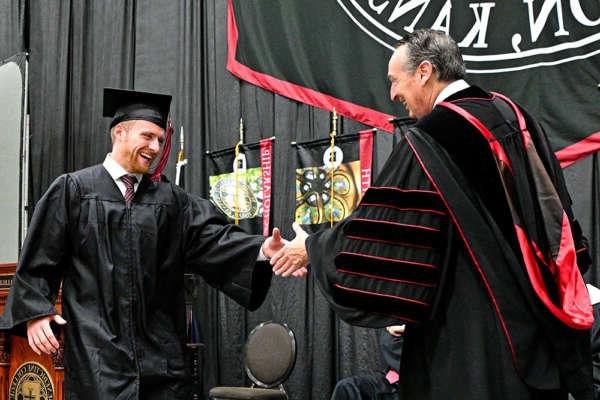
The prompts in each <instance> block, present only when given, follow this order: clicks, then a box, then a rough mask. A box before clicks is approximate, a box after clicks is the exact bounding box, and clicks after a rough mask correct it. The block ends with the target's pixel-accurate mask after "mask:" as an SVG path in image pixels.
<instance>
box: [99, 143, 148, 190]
mask: <svg viewBox="0 0 600 400" xmlns="http://www.w3.org/2000/svg"><path fill="white" fill-rule="evenodd" d="M102 166H103V167H104V168H105V169H106V170H107V171H108V173H109V174H110V176H111V177H112V178H113V180H114V181H115V183H116V184H117V186H118V187H119V189H120V190H121V193H123V194H125V190H126V189H125V184H124V183H123V181H122V180H121V179H120V178H121V177H122V176H123V175H133V176H135V177H136V178H137V182H136V183H135V184H134V185H133V190H134V191H135V190H137V188H138V185H139V183H140V182H141V181H142V177H143V176H144V175H143V174H139V173H137V174H130V173H129V172H127V170H125V168H123V167H122V166H121V165H120V164H119V163H118V162H116V161H115V160H114V159H113V158H112V157H111V156H110V153H108V154H107V155H106V158H105V159H104V162H103V163H102Z"/></svg>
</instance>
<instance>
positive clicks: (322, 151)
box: [294, 130, 374, 233]
mask: <svg viewBox="0 0 600 400" xmlns="http://www.w3.org/2000/svg"><path fill="white" fill-rule="evenodd" d="M373 135H374V131H373V130H368V131H363V132H360V133H357V134H352V135H341V136H336V137H335V143H334V146H333V149H332V147H331V141H330V139H329V138H327V139H320V140H315V141H312V142H304V143H297V144H296V145H295V147H296V154H297V164H296V165H297V168H296V207H295V216H294V219H295V221H296V222H297V223H299V224H300V225H302V226H303V228H304V229H305V230H307V231H309V232H311V233H314V232H316V231H318V230H320V229H323V228H329V227H330V226H331V223H332V221H333V223H335V222H339V221H341V220H342V219H344V218H346V217H347V216H348V215H349V214H350V213H351V212H352V211H353V210H354V208H356V206H357V205H358V202H359V201H360V198H361V196H362V193H363V192H364V190H366V188H367V187H368V186H369V185H370V184H371V174H372V172H371V171H372V160H373ZM332 153H333V157H332Z"/></svg>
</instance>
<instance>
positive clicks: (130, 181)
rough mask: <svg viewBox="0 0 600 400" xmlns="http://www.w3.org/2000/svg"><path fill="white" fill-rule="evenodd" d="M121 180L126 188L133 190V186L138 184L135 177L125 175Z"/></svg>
mask: <svg viewBox="0 0 600 400" xmlns="http://www.w3.org/2000/svg"><path fill="white" fill-rule="evenodd" d="M121 180H122V181H123V183H124V184H125V187H126V188H132V189H133V185H135V184H136V182H137V178H136V177H135V176H134V175H123V176H122V177H121Z"/></svg>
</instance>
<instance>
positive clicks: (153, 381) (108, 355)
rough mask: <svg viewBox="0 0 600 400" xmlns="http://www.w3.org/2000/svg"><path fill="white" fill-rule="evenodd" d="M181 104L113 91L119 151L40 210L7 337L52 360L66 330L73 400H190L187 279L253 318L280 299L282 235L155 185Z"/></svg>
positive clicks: (54, 190)
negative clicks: (172, 113)
mask: <svg viewBox="0 0 600 400" xmlns="http://www.w3.org/2000/svg"><path fill="white" fill-rule="evenodd" d="M170 102H171V96H167V95H159V94H152V93H145V92H136V91H128V90H118V89H105V92H104V115H105V116H109V117H113V120H112V123H111V124H110V128H111V138H112V142H113V146H112V152H111V153H110V154H108V155H107V156H106V158H105V160H104V162H103V163H102V164H101V165H95V166H92V167H89V168H86V169H83V170H79V171H76V172H72V173H68V174H65V175H62V176H60V177H59V178H57V179H56V180H55V181H54V182H53V183H52V184H51V186H50V188H49V189H48V191H47V192H46V193H45V194H44V196H43V197H42V198H41V199H40V201H39V202H38V204H37V205H36V208H35V212H34V214H33V218H32V220H31V224H30V226H29V230H28V234H27V238H26V240H25V243H24V245H23V250H22V253H21V258H20V260H19V264H18V267H17V270H16V275H15V277H14V281H13V286H12V287H11V290H10V294H9V297H8V300H7V303H6V307H5V310H4V314H3V315H2V317H1V319H0V328H1V329H11V330H12V331H13V332H17V333H20V334H25V333H26V334H27V336H28V339H29V344H30V346H31V348H32V349H33V350H34V351H35V352H36V353H38V354H40V353H46V354H50V353H52V352H55V351H56V350H57V349H58V342H57V340H56V336H55V334H54V332H53V329H52V328H53V326H52V325H54V326H55V325H56V324H58V325H62V328H63V329H64V344H65V348H64V363H65V387H64V390H65V398H66V399H70V400H75V399H81V400H83V399H85V400H93V399H97V400H105V399H177V398H184V396H185V392H186V382H187V373H186V365H185V363H184V348H185V342H186V325H185V307H184V288H183V274H184V271H190V272H193V273H197V274H200V275H201V276H203V278H204V279H205V280H206V281H207V282H208V283H209V284H210V285H212V286H214V287H215V288H217V289H219V290H221V291H222V292H224V293H226V294H227V295H228V296H230V297H231V298H233V299H234V300H236V301H237V302H238V303H240V304H241V305H243V306H245V307H247V308H249V309H251V310H253V309H256V308H257V307H258V306H259V305H260V304H261V303H262V301H263V299H264V298H265V295H266V293H267V290H268V288H269V285H270V281H271V269H270V267H269V265H268V263H267V262H265V261H264V260H266V258H267V257H269V256H271V255H272V254H274V251H275V250H277V249H278V248H280V247H281V246H282V244H283V243H282V241H281V238H280V236H279V234H278V231H277V232H274V236H273V237H270V238H267V239H266V240H265V238H264V237H262V236H254V235H249V234H247V233H244V232H243V231H242V230H241V229H240V228H239V227H237V226H234V225H230V224H229V223H228V222H227V221H226V219H225V217H224V216H223V215H222V214H221V213H220V212H218V211H217V209H216V208H215V207H213V206H212V204H211V203H210V202H209V201H207V200H204V199H201V198H199V197H196V196H193V195H191V194H189V193H186V192H184V191H183V190H181V189H180V188H179V187H178V186H176V185H174V184H172V183H170V182H168V181H167V179H166V178H164V177H159V179H158V180H153V179H151V175H150V174H149V173H148V172H149V168H150V165H151V163H152V161H153V160H154V159H155V158H156V157H157V156H158V155H159V152H160V148H161V144H162V143H163V141H164V140H165V129H164V128H165V126H166V122H167V121H166V120H167V116H168V113H169V106H170ZM261 260H262V261H261ZM61 282H62V316H61V315H58V314H57V311H56V309H55V308H54V302H55V300H56V297H57V295H58V292H59V288H60V287H61Z"/></svg>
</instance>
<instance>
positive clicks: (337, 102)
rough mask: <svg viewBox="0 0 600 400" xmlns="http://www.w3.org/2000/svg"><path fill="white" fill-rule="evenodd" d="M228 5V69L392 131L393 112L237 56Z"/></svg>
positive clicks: (234, 27) (276, 90)
mask: <svg viewBox="0 0 600 400" xmlns="http://www.w3.org/2000/svg"><path fill="white" fill-rule="evenodd" d="M228 3H229V4H228V8H227V43H228V44H227V46H228V49H227V69H228V70H229V72H231V73H232V74H234V75H235V76H237V77H238V78H240V79H242V80H244V81H246V82H250V83H252V84H253V85H256V86H260V87H262V88H263V89H267V90H269V91H271V92H274V93H277V94H279V95H282V96H285V97H289V98H290V99H293V100H296V101H299V102H301V103H305V104H309V105H311V106H314V107H319V108H323V109H325V110H329V111H333V110H334V109H335V111H336V112H337V113H338V114H341V115H343V116H344V117H348V118H351V119H353V120H356V121H358V122H362V123H363V124H365V125H369V126H374V127H376V128H378V129H382V130H384V131H387V132H393V131H394V127H393V126H392V124H391V123H390V122H389V120H390V119H391V118H393V116H392V115H388V114H385V113H382V112H379V111H375V110H372V109H370V108H367V107H363V106H359V105H357V104H354V103H350V102H348V101H344V100H341V99H338V98H335V97H332V96H328V95H326V94H323V93H320V92H317V91H316V90H312V89H309V88H306V87H303V86H300V85H295V84H293V83H290V82H286V81H284V80H281V79H277V78H275V77H273V76H270V75H267V74H263V73H260V72H257V71H254V70H252V69H250V68H248V67H247V66H245V65H243V64H241V63H240V62H239V61H237V60H236V59H235V54H236V50H237V40H238V30H237V25H236V22H235V15H234V13H233V4H232V3H231V0H229V1H228Z"/></svg>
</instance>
